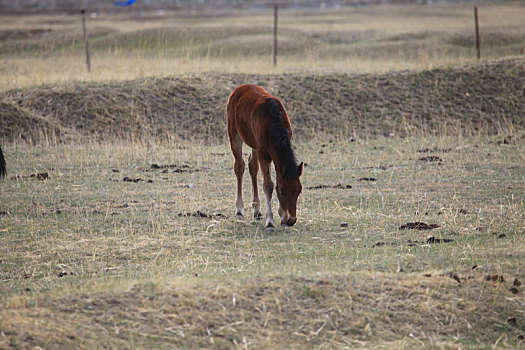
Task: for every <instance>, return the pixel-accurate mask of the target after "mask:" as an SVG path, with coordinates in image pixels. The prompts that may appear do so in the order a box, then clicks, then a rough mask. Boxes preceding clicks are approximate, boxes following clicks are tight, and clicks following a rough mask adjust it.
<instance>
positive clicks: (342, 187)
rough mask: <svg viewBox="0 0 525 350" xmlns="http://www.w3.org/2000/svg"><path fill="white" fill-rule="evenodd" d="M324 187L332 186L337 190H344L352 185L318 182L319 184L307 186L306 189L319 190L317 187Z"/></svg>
mask: <svg viewBox="0 0 525 350" xmlns="http://www.w3.org/2000/svg"><path fill="white" fill-rule="evenodd" d="M325 188H334V189H338V190H346V189H350V188H352V185H342V184H337V185H324V184H320V185H317V186H311V187H307V188H306V189H307V190H319V189H325Z"/></svg>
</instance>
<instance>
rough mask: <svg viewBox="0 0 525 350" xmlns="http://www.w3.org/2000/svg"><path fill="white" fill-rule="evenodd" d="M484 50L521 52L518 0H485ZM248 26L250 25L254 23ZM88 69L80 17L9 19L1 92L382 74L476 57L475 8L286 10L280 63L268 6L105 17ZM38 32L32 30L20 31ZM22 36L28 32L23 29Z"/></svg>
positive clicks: (494, 54) (95, 26) (97, 26)
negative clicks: (237, 76) (224, 77)
mask: <svg viewBox="0 0 525 350" xmlns="http://www.w3.org/2000/svg"><path fill="white" fill-rule="evenodd" d="M479 7H480V23H481V35H482V40H481V41H482V55H483V57H484V58H498V57H502V56H507V55H516V54H520V53H522V52H523V45H524V34H523V33H524V32H525V25H524V24H523V21H522V19H523V17H524V15H525V7H524V6H523V4H522V3H521V2H512V3H501V4H483V5H480V6H479ZM248 24H249V25H248ZM88 27H89V31H90V33H91V49H92V60H93V63H92V66H93V70H92V72H91V73H90V74H88V73H87V72H86V69H85V63H84V56H83V40H82V33H81V26H80V18H79V17H78V16H31V17H26V16H19V17H17V16H3V17H2V22H1V23H0V30H2V31H4V33H10V34H9V35H7V36H5V37H4V38H2V40H0V56H1V58H2V59H1V60H0V71H1V72H2V74H1V75H0V89H1V90H6V89H11V88H17V87H26V86H31V85H39V84H49V83H62V82H67V81H71V80H80V81H86V80H89V81H108V80H122V79H134V78H140V77H149V76H173V75H188V74H195V73H197V74H198V73H202V72H226V73H230V72H236V73H279V74H281V73H286V72H297V71H322V72H326V71H338V72H341V71H343V72H385V71H392V70H402V69H409V70H422V69H428V68H433V67H437V66H448V65H458V64H461V63H466V62H474V61H475V49H474V39H473V38H474V34H473V33H474V29H473V14H472V5H470V4H460V5H434V6H376V7H365V8H349V9H342V10H337V11H335V10H311V11H293V10H287V11H282V13H281V15H280V25H279V28H280V30H279V35H280V41H279V59H278V66H277V68H274V67H273V66H272V59H271V50H272V16H271V13H270V12H264V11H263V12H251V13H235V15H233V16H217V17H205V18H199V17H198V16H196V17H194V18H193V17H184V16H180V14H178V13H168V14H167V16H166V17H161V18H160V19H157V20H149V21H148V20H144V19H141V18H140V17H136V16H126V15H118V16H117V15H110V14H103V13H102V14H98V16H97V18H96V19H93V20H90V21H89V23H88ZM30 30H32V31H33V32H34V35H33V36H29V37H28V36H25V35H24V34H23V33H25V32H27V31H30ZM21 33H22V34H21Z"/></svg>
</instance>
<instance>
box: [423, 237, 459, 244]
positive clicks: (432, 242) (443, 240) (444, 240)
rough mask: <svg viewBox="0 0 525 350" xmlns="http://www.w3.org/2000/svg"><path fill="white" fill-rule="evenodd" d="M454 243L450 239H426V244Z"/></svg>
mask: <svg viewBox="0 0 525 350" xmlns="http://www.w3.org/2000/svg"><path fill="white" fill-rule="evenodd" d="M450 242H454V240H453V239H451V238H436V237H429V238H428V239H427V244H434V243H450Z"/></svg>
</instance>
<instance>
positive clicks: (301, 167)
mask: <svg viewBox="0 0 525 350" xmlns="http://www.w3.org/2000/svg"><path fill="white" fill-rule="evenodd" d="M303 168H304V164H303V162H301V164H299V165H298V166H297V172H298V173H299V176H301V175H303Z"/></svg>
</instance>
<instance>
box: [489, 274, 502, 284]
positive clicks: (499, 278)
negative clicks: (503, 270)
mask: <svg viewBox="0 0 525 350" xmlns="http://www.w3.org/2000/svg"><path fill="white" fill-rule="evenodd" d="M485 280H486V281H494V282H501V283H503V282H505V278H504V277H503V276H501V275H487V276H486V277H485Z"/></svg>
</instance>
